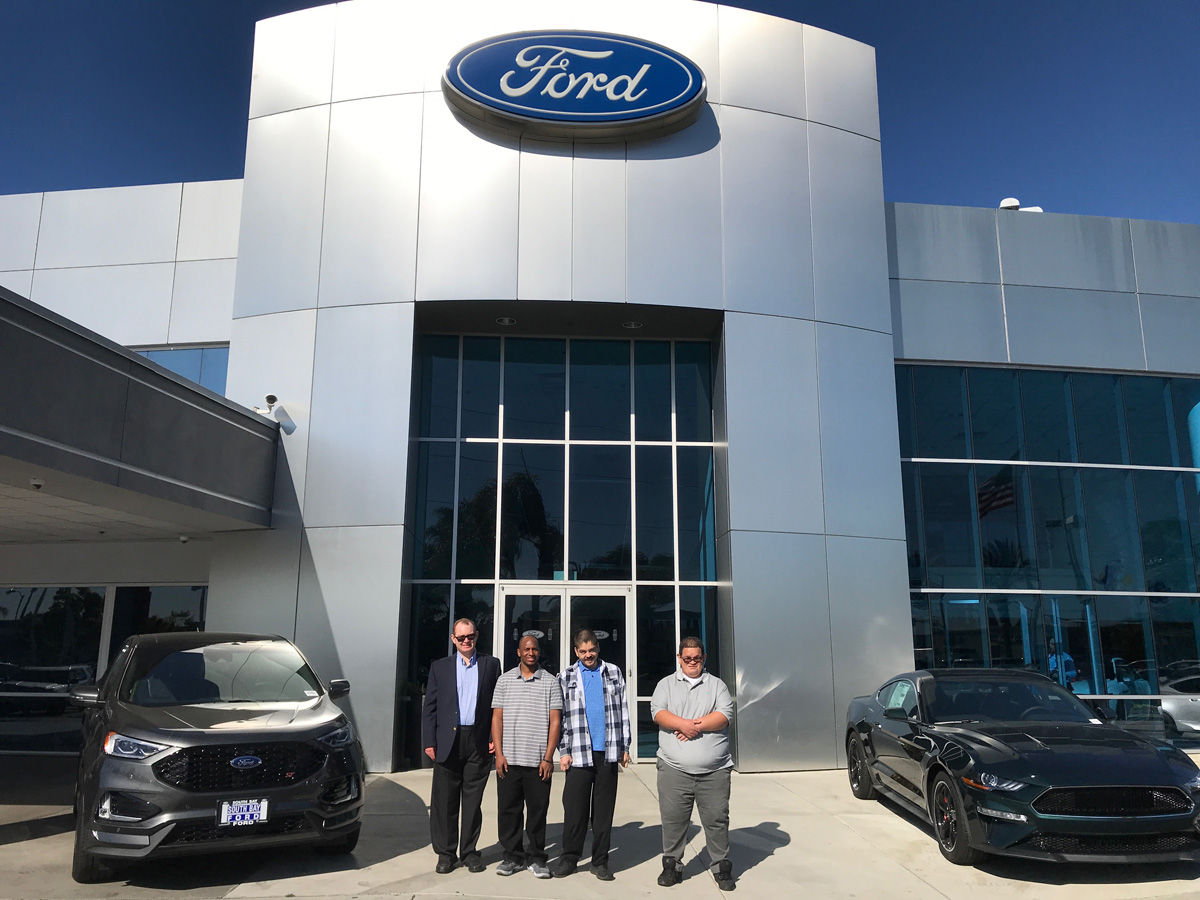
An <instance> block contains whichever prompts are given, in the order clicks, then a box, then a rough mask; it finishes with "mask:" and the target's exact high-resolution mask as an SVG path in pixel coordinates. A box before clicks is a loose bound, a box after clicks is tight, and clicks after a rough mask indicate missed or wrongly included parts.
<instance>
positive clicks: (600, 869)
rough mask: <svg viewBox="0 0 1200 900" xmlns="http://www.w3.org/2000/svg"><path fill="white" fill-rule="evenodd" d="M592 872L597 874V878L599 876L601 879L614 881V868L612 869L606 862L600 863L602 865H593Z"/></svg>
mask: <svg viewBox="0 0 1200 900" xmlns="http://www.w3.org/2000/svg"><path fill="white" fill-rule="evenodd" d="M592 874H593V875H595V876H596V877H597V878H599V879H600V880H601V881H612V880H613V873H612V869H610V868H609V867H608V866H606V865H605V864H604V863H600V865H598V866H592Z"/></svg>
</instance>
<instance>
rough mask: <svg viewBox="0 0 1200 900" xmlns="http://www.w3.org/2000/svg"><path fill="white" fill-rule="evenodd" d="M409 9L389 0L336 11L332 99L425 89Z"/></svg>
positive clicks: (367, 0) (420, 37)
mask: <svg viewBox="0 0 1200 900" xmlns="http://www.w3.org/2000/svg"><path fill="white" fill-rule="evenodd" d="M412 14H413V12H412V9H411V8H407V9H406V8H405V6H404V5H403V4H400V3H396V2H394V0H359V2H356V3H339V4H338V7H337V50H336V55H335V57H334V65H333V100H334V102H335V103H336V102H337V101H339V100H356V99H358V98H360V97H383V96H386V95H388V94H413V93H420V92H421V91H423V90H424V89H425V73H424V71H423V69H422V66H421V62H422V54H421V44H422V42H423V41H424V40H425V34H424V32H423V31H422V30H421V29H420V28H414V27H412Z"/></svg>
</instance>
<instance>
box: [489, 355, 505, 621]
mask: <svg viewBox="0 0 1200 900" xmlns="http://www.w3.org/2000/svg"><path fill="white" fill-rule="evenodd" d="M507 356H508V338H506V337H501V338H500V415H499V416H498V417H497V421H496V534H495V543H494V544H493V548H492V577H493V578H494V579H495V580H496V584H499V583H500V527H501V512H502V510H503V509H504V368H505V358H506V357H507ZM493 596H498V594H497V593H496V592H493ZM492 620H493V621H495V620H496V614H495V610H493V611H492Z"/></svg>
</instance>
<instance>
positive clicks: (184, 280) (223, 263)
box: [167, 259, 237, 344]
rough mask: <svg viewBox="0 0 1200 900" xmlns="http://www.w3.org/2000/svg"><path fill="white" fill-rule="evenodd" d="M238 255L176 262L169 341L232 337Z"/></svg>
mask: <svg viewBox="0 0 1200 900" xmlns="http://www.w3.org/2000/svg"><path fill="white" fill-rule="evenodd" d="M236 279H237V260H236V259H197V260H190V261H186V262H179V263H176V264H175V282H174V284H173V285H172V286H171V324H170V327H169V330H168V332H167V343H169V344H201V343H208V342H211V341H228V340H229V329H230V326H231V324H232V321H233V288H234V283H235V281H236Z"/></svg>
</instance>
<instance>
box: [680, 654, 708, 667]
mask: <svg viewBox="0 0 1200 900" xmlns="http://www.w3.org/2000/svg"><path fill="white" fill-rule="evenodd" d="M679 661H680V662H681V663H683V664H684V665H685V666H690V665H692V664H694V663H699V662H704V657H703V656H681V657H679Z"/></svg>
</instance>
